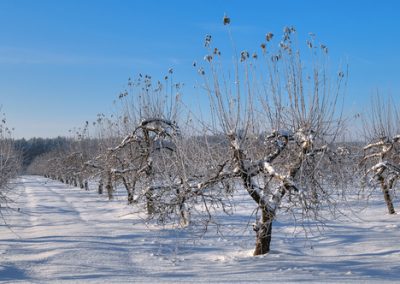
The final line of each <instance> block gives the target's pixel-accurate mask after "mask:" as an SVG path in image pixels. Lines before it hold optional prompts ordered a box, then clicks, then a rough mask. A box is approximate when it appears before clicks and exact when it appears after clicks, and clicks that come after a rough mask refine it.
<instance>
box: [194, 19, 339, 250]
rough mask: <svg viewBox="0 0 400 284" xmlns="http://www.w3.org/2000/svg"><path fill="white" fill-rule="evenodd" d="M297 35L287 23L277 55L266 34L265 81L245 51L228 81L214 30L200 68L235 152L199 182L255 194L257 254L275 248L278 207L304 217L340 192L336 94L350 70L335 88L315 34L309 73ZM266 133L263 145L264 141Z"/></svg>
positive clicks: (215, 124) (216, 124) (217, 127)
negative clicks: (205, 65)
mask: <svg viewBox="0 0 400 284" xmlns="http://www.w3.org/2000/svg"><path fill="white" fill-rule="evenodd" d="M224 22H225V21H224ZM229 22H230V21H229ZM294 33H295V29H294V28H293V27H291V28H285V29H284V34H283V38H282V41H281V42H280V48H279V49H278V50H277V51H276V53H273V54H271V53H270V51H268V50H269V46H268V47H267V45H270V42H271V41H272V37H273V35H272V33H268V34H267V36H266V40H267V43H263V44H262V45H261V47H262V52H263V55H264V56H263V58H264V62H265V63H266V65H267V68H266V70H267V72H266V75H264V76H265V77H264V78H268V80H267V81H262V82H261V84H260V82H258V78H259V77H258V76H259V74H258V73H257V68H256V61H257V59H258V55H257V54H255V53H254V54H253V55H252V56H251V57H252V58H250V54H249V52H247V51H242V52H241V53H240V56H237V57H236V63H235V66H234V72H233V74H234V75H233V76H232V75H230V76H231V77H234V82H233V84H232V83H230V82H229V80H228V79H227V78H229V77H230V76H229V74H230V73H228V75H224V74H226V70H224V68H223V67H222V66H223V65H222V64H221V60H220V57H221V52H220V51H219V50H218V48H212V47H211V36H207V37H206V40H205V45H206V47H207V48H208V50H209V54H208V55H206V56H205V60H206V62H207V63H208V66H209V68H208V69H207V70H205V69H203V68H200V69H199V73H200V74H201V75H202V76H203V78H204V84H203V88H204V89H205V90H206V91H207V93H208V96H209V101H210V106H211V114H212V117H213V121H212V126H210V128H213V129H214V131H215V133H221V134H222V135H224V136H225V137H226V140H227V142H228V143H227V144H228V145H229V153H230V155H229V157H228V158H227V160H226V161H225V162H223V163H222V164H220V165H219V166H218V170H217V172H215V174H214V175H212V176H211V177H209V178H208V179H205V180H204V181H203V182H202V183H200V184H199V187H200V188H204V189H205V188H208V187H211V186H214V185H217V184H221V183H225V184H226V183H229V184H231V185H232V184H233V186H234V187H235V189H236V190H245V191H246V192H247V193H248V194H249V196H250V197H251V198H252V199H253V200H254V202H255V205H256V207H257V209H258V212H260V218H259V219H258V220H257V222H256V223H255V224H254V231H255V232H256V236H257V238H256V247H255V251H254V254H255V255H259V254H265V253H267V252H269V250H270V242H271V236H272V223H273V220H274V219H275V217H276V215H277V213H278V211H279V209H281V208H286V210H292V212H293V213H294V214H295V212H297V211H299V210H300V211H301V212H302V218H303V219H305V218H318V216H319V215H320V209H321V208H322V206H323V205H332V204H334V203H335V202H336V199H335V198H336V197H337V196H339V195H341V193H340V192H339V187H337V186H335V184H332V183H331V182H332V181H333V180H334V179H333V178H332V177H333V175H334V174H335V172H338V170H339V167H338V165H337V163H336V162H335V159H336V158H337V155H336V153H335V151H334V148H335V147H334V144H333V143H334V141H335V139H336V137H337V135H338V133H339V131H340V130H341V127H342V120H341V114H340V108H339V112H338V107H337V99H338V97H339V95H340V94H341V82H342V79H343V78H344V74H343V73H342V72H340V73H339V75H338V81H337V84H335V85H334V87H331V85H330V80H329V77H328V74H327V67H326V65H325V64H324V62H322V63H321V61H320V60H322V59H323V58H324V55H326V53H327V48H326V46H324V45H321V46H318V49H316V48H315V47H314V46H313V44H314V40H315V39H314V38H312V40H313V42H312V43H311V42H309V47H310V50H311V55H312V58H313V59H314V61H313V62H314V65H312V66H311V70H310V71H309V72H310V75H308V74H305V72H304V68H305V65H304V64H303V62H302V60H301V56H300V52H299V50H295V46H294V45H293V42H292V37H293V36H294ZM207 72H208V74H210V75H209V76H207ZM260 105H261V106H262V108H260V107H259V106H260ZM262 136H264V137H265V139H264V142H265V143H264V145H263V146H260V143H258V142H259V141H260V140H262V138H261V137H262ZM257 146H258V147H257ZM235 180H238V181H241V185H240V184H238V183H237V182H234V181H235ZM332 208H333V207H332Z"/></svg>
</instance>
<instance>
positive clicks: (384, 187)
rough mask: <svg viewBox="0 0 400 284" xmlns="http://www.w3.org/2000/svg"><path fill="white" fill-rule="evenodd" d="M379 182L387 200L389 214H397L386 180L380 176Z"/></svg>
mask: <svg viewBox="0 0 400 284" xmlns="http://www.w3.org/2000/svg"><path fill="white" fill-rule="evenodd" d="M378 180H379V182H380V184H381V189H382V192H383V198H384V199H385V202H386V206H387V208H388V211H389V214H395V213H396V211H394V206H393V201H392V197H391V196H390V192H389V188H388V186H387V184H386V183H385V178H384V177H382V176H379V178H378Z"/></svg>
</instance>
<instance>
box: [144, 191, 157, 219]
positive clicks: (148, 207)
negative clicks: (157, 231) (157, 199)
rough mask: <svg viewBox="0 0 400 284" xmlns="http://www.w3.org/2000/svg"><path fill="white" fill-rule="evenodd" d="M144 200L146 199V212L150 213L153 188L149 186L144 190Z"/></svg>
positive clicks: (152, 209)
mask: <svg viewBox="0 0 400 284" xmlns="http://www.w3.org/2000/svg"><path fill="white" fill-rule="evenodd" d="M145 196H146V200H147V214H149V215H151V214H153V213H154V211H155V208H154V200H153V189H152V188H151V187H149V188H148V189H147V191H146V194H145Z"/></svg>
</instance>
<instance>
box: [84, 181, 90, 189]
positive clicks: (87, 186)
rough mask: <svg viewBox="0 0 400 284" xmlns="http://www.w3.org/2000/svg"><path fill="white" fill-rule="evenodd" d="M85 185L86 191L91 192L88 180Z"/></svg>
mask: <svg viewBox="0 0 400 284" xmlns="http://www.w3.org/2000/svg"><path fill="white" fill-rule="evenodd" d="M84 185H85V190H89V183H88V181H87V180H85V183H84Z"/></svg>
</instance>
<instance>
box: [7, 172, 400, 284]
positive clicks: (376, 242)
mask: <svg viewBox="0 0 400 284" xmlns="http://www.w3.org/2000/svg"><path fill="white" fill-rule="evenodd" d="M15 182H16V183H17V184H18V185H16V188H15V190H14V195H13V199H14V200H15V201H16V203H15V204H12V207H14V208H20V210H19V211H9V210H4V209H3V210H2V214H3V215H4V216H5V218H6V220H7V222H8V226H6V225H3V224H2V225H1V226H0V282H6V283H7V282H8V283H16V282H18V283H22V282H29V283H57V282H68V283H69V282H74V283H90V282H100V283H103V282H104V283H121V282H130V283H132V282H139V283H140V282H149V283H159V282H170V283H176V282H184V283H188V282H189V283H190V282H217V283H218V282H226V283H240V282H279V283H285V282H304V283H308V282H319V283H320V282H331V283H337V282H354V283H360V282H376V283H381V282H383V281H387V282H400V245H399V243H400V230H399V229H400V221H399V220H400V217H399V215H393V216H389V215H387V214H386V208H385V206H384V204H383V202H382V201H381V199H382V198H380V196H379V195H377V196H373V197H372V199H371V200H370V204H369V207H368V208H367V209H366V210H364V211H362V212H360V213H358V215H357V216H353V215H351V218H341V220H340V221H339V220H338V221H333V222H327V223H326V227H325V229H324V231H323V232H321V234H319V235H314V236H309V237H308V238H307V239H305V238H304V234H298V235H293V231H294V226H293V225H292V224H290V223H287V222H286V221H285V220H284V219H283V220H280V219H278V221H277V222H276V224H275V226H274V229H273V230H274V234H273V243H272V252H271V253H270V254H268V255H265V256H259V257H252V256H251V254H252V250H253V247H254V241H255V240H254V233H253V232H252V229H251V226H248V222H249V221H252V220H251V219H250V220H249V212H245V210H244V207H243V208H242V207H241V206H240V205H239V206H238V210H237V213H236V214H234V215H233V216H227V217H226V220H225V221H226V223H227V224H228V226H226V227H225V228H224V233H225V237H221V236H218V235H216V234H215V232H214V230H213V228H210V230H209V232H208V233H207V234H206V235H204V236H202V237H201V238H199V237H195V236H193V235H192V234H191V233H190V229H189V231H188V230H182V229H172V228H162V227H156V226H154V225H151V224H150V225H149V224H148V225H146V224H144V223H143V221H142V219H141V218H140V215H139V214H135V213H134V211H133V210H134V209H133V208H132V207H130V206H128V205H126V204H125V201H124V200H122V198H117V199H116V200H114V201H108V200H106V198H105V197H103V196H98V195H97V194H96V193H95V192H94V191H89V192H86V191H84V190H82V189H78V188H72V187H69V186H67V185H64V184H61V183H58V182H55V181H50V180H48V179H45V178H42V177H35V176H24V177H21V178H19V179H18V180H17V181H15ZM243 198H244V197H243ZM250 213H251V211H250ZM229 224H230V225H229Z"/></svg>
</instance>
